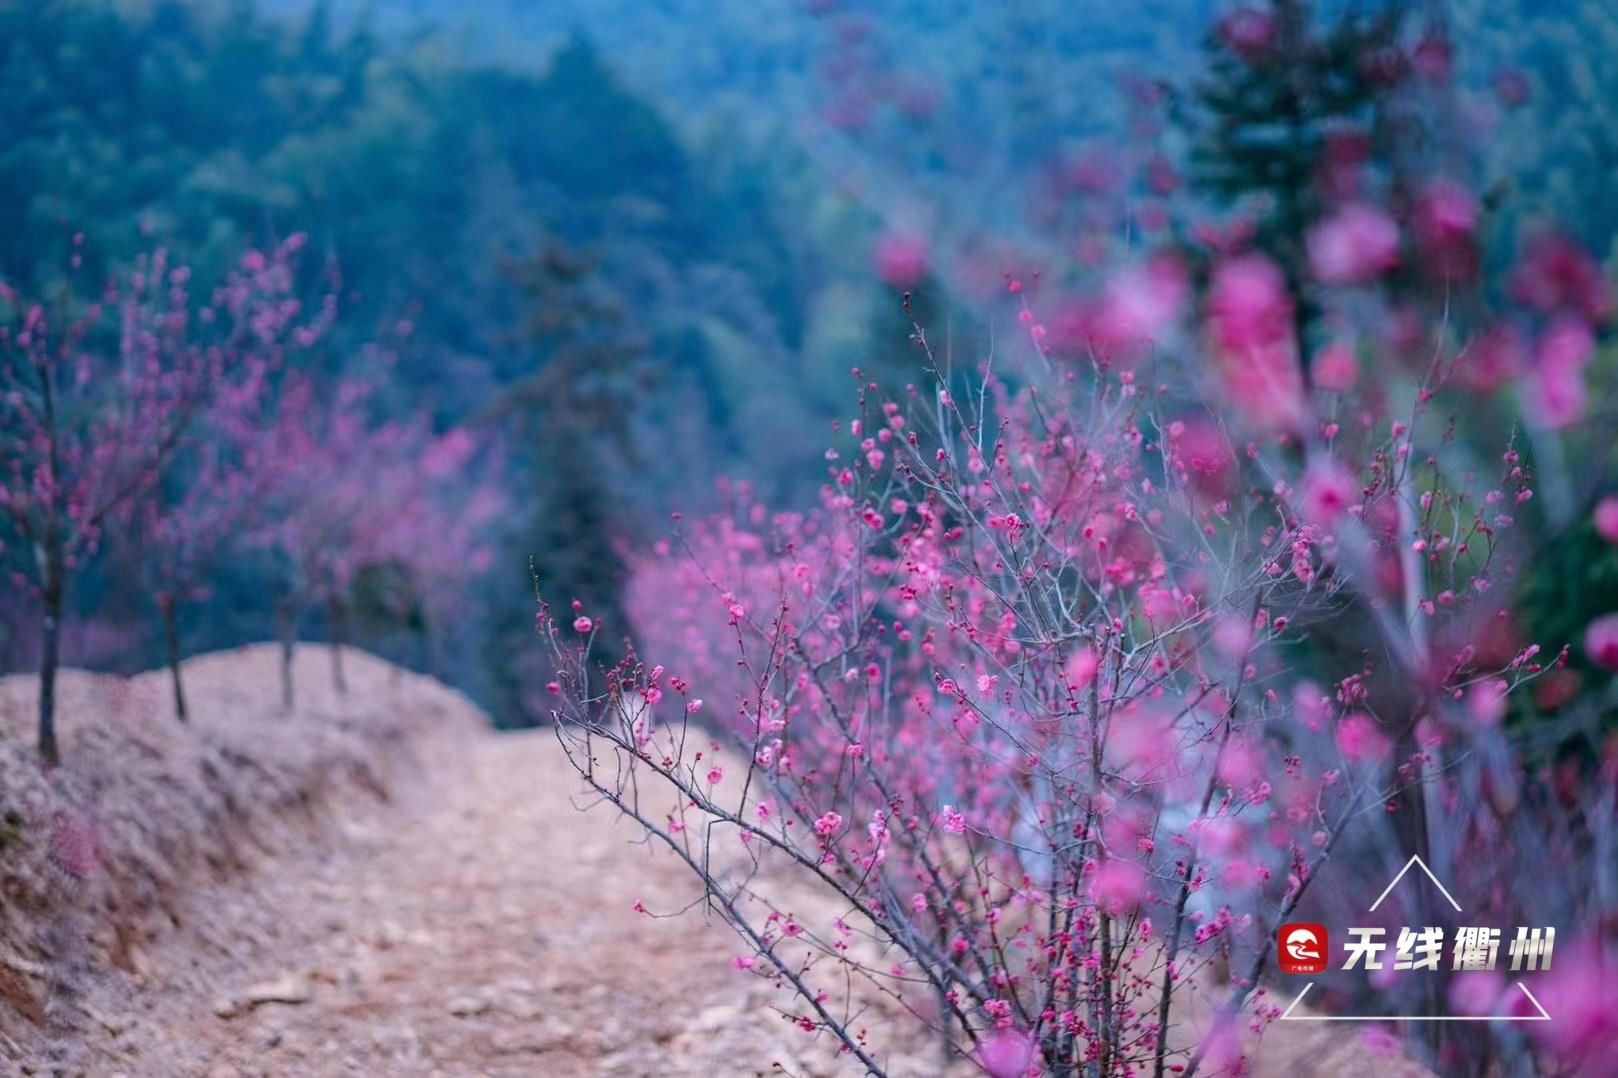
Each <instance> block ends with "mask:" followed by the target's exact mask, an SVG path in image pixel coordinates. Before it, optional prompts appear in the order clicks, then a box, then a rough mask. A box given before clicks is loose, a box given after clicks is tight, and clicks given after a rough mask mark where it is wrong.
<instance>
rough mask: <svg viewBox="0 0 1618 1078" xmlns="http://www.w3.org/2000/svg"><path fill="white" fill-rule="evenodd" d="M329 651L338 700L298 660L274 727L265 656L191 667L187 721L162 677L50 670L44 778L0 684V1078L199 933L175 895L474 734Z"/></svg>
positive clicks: (408, 684) (93, 1017)
mask: <svg viewBox="0 0 1618 1078" xmlns="http://www.w3.org/2000/svg"><path fill="white" fill-rule="evenodd" d="M343 657H344V664H345V667H346V674H347V681H348V691H347V692H346V693H344V694H339V693H338V692H337V691H336V690H335V687H334V684H333V678H332V676H331V664H330V658H331V656H330V652H329V650H328V649H326V648H324V647H320V646H313V645H305V646H302V647H300V648H299V650H298V653H297V656H296V662H295V667H294V670H295V684H296V687H297V706H296V707H295V708H294V710H293V711H291V712H290V713H288V712H286V711H284V709H283V708H282V707H281V703H280V701H281V690H280V654H279V650H278V649H277V648H276V647H273V646H270V645H259V646H254V647H247V648H241V649H238V650H235V651H230V652H221V653H216V654H211V655H206V656H200V657H198V658H196V659H194V660H192V661H190V662H188V663H187V664H186V684H187V689H188V695H189V699H190V703H191V711H192V712H193V716H194V717H193V720H192V722H191V723H190V724H189V725H187V726H182V725H181V724H180V723H179V722H178V721H177V720H176V719H175V717H174V712H173V707H172V704H171V698H170V693H169V684H168V679H167V674H166V673H164V672H150V673H146V674H142V675H139V676H137V677H134V678H122V677H110V676H100V675H93V674H87V673H83V672H80V671H71V670H70V671H65V672H64V673H63V674H62V677H61V680H60V683H59V689H58V691H59V694H60V698H59V703H58V714H59V723H58V724H59V728H60V736H61V739H62V757H63V761H64V763H63V765H62V766H61V767H60V768H58V769H56V770H54V771H52V772H50V773H46V772H44V771H42V769H41V767H40V765H39V762H38V757H37V755H36V754H35V751H34V747H33V733H34V722H35V715H36V711H35V706H36V702H35V693H36V684H37V683H36V681H35V679H33V678H32V677H22V676H18V677H8V678H3V679H0V1071H8V1072H9V1071H10V1070H11V1068H10V1067H9V1066H7V1065H6V1063H5V1061H12V1062H17V1061H22V1060H33V1061H35V1062H36V1063H44V1062H48V1061H50V1060H52V1059H63V1060H66V1059H68V1058H70V1057H73V1056H75V1055H77V1054H79V1053H78V1052H76V1051H75V1047H76V1046H77V1045H79V1044H81V1043H82V1042H83V1041H84V1039H85V1037H86V1036H87V1033H88V1032H89V1031H92V1030H95V1029H98V1028H104V1024H105V1023H106V1022H113V1021H115V1020H114V1019H113V1018H111V1017H109V1016H107V1015H104V1014H100V1013H99V1012H98V1011H97V1010H96V1004H95V1002H94V1000H95V999H96V995H97V991H98V989H100V988H101V987H102V986H103V984H104V983H105V982H109V981H119V982H122V983H124V984H127V985H140V984H143V983H147V984H149V983H150V982H151V976H152V970H151V954H152V952H153V949H154V948H155V947H157V946H160V945H161V944H162V942H163V941H164V940H166V939H168V938H170V937H174V936H176V935H180V934H184V933H188V932H189V931H190V930H191V929H193V928H198V929H202V928H205V926H202V925H196V926H193V925H191V924H190V923H189V921H190V920H191V918H192V917H193V916H194V915H195V912H196V911H195V910H193V909H192V908H191V904H190V899H191V897H192V896H193V895H195V894H196V893H198V892H199V891H203V890H205V889H207V888H208V887H210V886H213V885H215V884H218V883H220V882H221V881H226V880H231V879H235V878H237V877H239V876H241V874H242V873H243V871H244V870H247V869H249V868H251V867H253V866H256V865H260V864H263V863H265V862H266V861H267V860H269V859H273V858H278V857H281V856H284V855H287V854H291V853H295V852H296V851H299V850H302V849H306V848H308V847H309V846H311V845H312V844H315V843H317V842H319V841H320V840H321V836H322V835H323V834H325V833H326V832H328V831H329V830H330V826H329V825H330V823H331V821H332V819H334V818H335V817H337V816H338V815H340V814H342V813H344V812H347V811H350V810H352V809H353V808H354V807H355V806H358V805H361V804H364V803H375V802H376V801H378V800H380V799H386V798H388V797H390V796H391V795H392V794H391V791H392V789H393V785H394V781H395V779H396V776H397V775H398V774H401V773H409V772H412V771H413V770H415V762H416V761H417V760H418V759H419V758H421V756H422V755H423V754H424V753H427V752H429V751H431V746H433V745H435V744H439V743H442V742H445V741H450V742H453V741H455V740H461V741H464V740H465V738H466V737H467V736H475V734H476V733H477V732H479V731H480V730H481V729H482V727H483V722H482V719H481V717H480V715H479V713H478V711H477V709H476V708H475V707H473V706H472V704H471V703H470V702H468V701H467V700H466V699H465V698H464V697H462V696H461V695H460V694H458V693H456V692H453V691H452V690H450V689H447V688H445V687H444V686H443V685H441V684H439V683H438V682H436V681H433V680H431V679H428V678H423V677H418V676H416V675H413V674H410V673H407V672H405V671H402V670H398V669H397V668H395V667H392V666H391V665H389V664H387V663H384V662H382V661H381V660H378V659H375V658H373V657H371V656H368V655H365V654H363V653H360V652H355V651H352V650H345V652H344V655H343ZM153 987H156V986H155V985H154V986H153ZM74 1069H78V1068H74ZM87 1070H88V1072H89V1073H104V1071H103V1070H102V1069H100V1068H98V1067H96V1066H89V1067H88V1068H87Z"/></svg>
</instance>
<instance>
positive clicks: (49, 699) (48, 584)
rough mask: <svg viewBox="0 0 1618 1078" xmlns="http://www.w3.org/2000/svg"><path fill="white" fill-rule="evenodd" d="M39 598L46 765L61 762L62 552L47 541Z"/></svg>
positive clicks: (43, 756)
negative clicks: (58, 721) (58, 694)
mask: <svg viewBox="0 0 1618 1078" xmlns="http://www.w3.org/2000/svg"><path fill="white" fill-rule="evenodd" d="M44 577H45V579H44V585H45V586H44V588H43V589H42V592H43V595H42V598H43V599H44V602H45V620H44V623H43V625H42V630H43V635H44V639H43V641H42V643H43V646H42V647H41V648H40V654H39V758H40V760H42V761H43V762H44V763H45V765H46V766H47V767H55V766H56V765H57V764H59V763H61V762H62V756H61V753H60V751H58V749H57V746H56V670H57V668H58V667H59V666H60V665H61V646H62V552H61V549H60V547H59V546H58V545H57V544H54V543H53V544H51V549H48V550H47V551H46V554H45V574H44Z"/></svg>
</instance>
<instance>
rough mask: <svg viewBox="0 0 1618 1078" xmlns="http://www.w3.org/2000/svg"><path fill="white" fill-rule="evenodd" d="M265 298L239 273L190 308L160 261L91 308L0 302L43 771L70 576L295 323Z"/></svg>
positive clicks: (181, 274)
mask: <svg viewBox="0 0 1618 1078" xmlns="http://www.w3.org/2000/svg"><path fill="white" fill-rule="evenodd" d="M75 242H76V245H77V242H78V241H75ZM297 242H298V241H296V240H294V241H290V242H289V244H288V248H287V251H286V252H285V253H287V254H290V253H291V251H293V250H295V249H296V246H297ZM250 259H251V260H256V261H257V262H260V263H262V262H263V261H264V256H262V255H254V256H250ZM73 261H74V268H75V269H76V268H77V265H78V262H79V256H78V255H77V254H75V255H74V257H73ZM265 285H266V282H265V281H263V280H260V279H256V278H255V276H254V274H253V272H252V271H251V269H250V267H248V266H246V265H244V269H243V272H240V273H237V274H235V275H233V276H232V277H231V279H230V280H229V281H227V282H225V283H224V284H222V285H221V286H220V287H219V288H218V289H217V290H216V291H215V292H214V293H213V295H211V296H210V297H209V299H208V301H207V302H206V303H204V304H202V305H200V306H197V307H194V305H193V302H192V298H191V291H190V289H191V275H190V272H189V271H188V270H187V269H186V268H185V267H183V266H176V265H173V264H172V263H171V262H170V260H169V257H168V255H167V254H166V253H165V252H163V251H161V250H158V251H155V252H153V253H151V254H149V255H146V256H143V257H142V258H140V259H139V260H138V261H137V263H136V265H135V266H134V268H133V269H132V270H131V271H130V272H129V273H128V274H127V276H126V277H124V278H123V279H121V280H119V281H117V282H116V283H114V284H112V285H109V286H108V287H107V288H106V289H105V290H104V291H103V292H102V293H101V295H100V297H99V298H98V299H96V300H94V301H92V302H81V301H80V300H79V299H78V298H77V297H76V296H75V295H74V293H73V292H72V290H71V286H69V287H67V288H65V289H64V290H63V291H62V293H61V294H60V295H58V296H56V297H54V298H53V299H51V300H49V301H30V300H25V299H22V298H20V297H18V296H16V295H15V294H13V293H12V292H10V291H9V290H6V291H5V293H4V295H3V297H0V298H3V302H4V304H5V306H6V308H7V313H8V318H9V322H8V324H7V325H5V326H4V327H3V328H0V418H3V423H0V506H3V508H4V510H5V513H6V515H7V517H8V518H9V520H10V522H11V525H12V527H13V529H14V532H15V534H16V535H17V536H18V537H19V538H20V539H21V540H22V541H23V542H24V543H25V544H26V545H27V547H28V548H29V554H30V555H31V556H30V557H29V558H28V559H27V564H28V566H29V569H30V570H31V578H32V582H33V586H34V587H35V588H37V591H38V596H39V601H40V606H41V611H42V618H41V626H40V636H41V648H40V682H39V751H40V755H41V757H42V759H43V760H44V761H45V762H46V763H47V764H55V763H56V762H57V760H58V759H59V750H58V745H57V737H56V673H57V669H58V666H59V663H60V641H61V628H62V617H63V610H64V604H65V600H66V596H67V592H68V588H69V585H70V583H71V580H72V577H73V575H74V573H75V571H76V570H78V569H79V568H81V567H82V566H83V564H84V563H85V561H86V560H87V559H89V558H91V557H93V556H94V554H95V553H96V551H97V550H98V548H99V547H100V545H101V541H102V536H103V532H104V530H105V528H106V527H107V525H108V524H109V523H110V522H111V521H112V520H113V518H114V517H115V516H116V515H117V514H120V513H122V512H125V511H127V510H128V509H129V507H130V506H131V504H133V503H134V502H135V501H136V500H137V499H141V498H143V497H144V496H146V495H147V494H148V493H149V492H150V491H151V490H152V489H153V488H154V486H155V485H156V484H157V482H158V479H159V476H160V474H161V471H162V469H163V467H164V466H165V465H166V464H167V463H168V462H169V460H170V459H171V458H172V457H173V456H174V454H175V452H176V451H177V450H178V449H179V448H180V447H181V446H182V444H183V443H184V440H185V438H186V436H187V433H188V430H189V427H190V425H191V423H192V421H193V420H194V419H195V417H196V416H197V415H198V413H199V412H200V411H201V410H202V409H204V408H205V407H206V406H207V404H208V402H209V401H210V400H211V399H212V397H213V395H214V394H215V393H216V392H217V391H218V390H219V389H220V387H221V386H223V385H226V384H228V383H230V382H231V381H232V380H234V379H236V378H238V377H242V376H244V374H245V373H246V372H247V371H248V370H249V369H250V368H251V367H252V362H251V357H252V356H254V355H255V354H256V351H257V349H258V348H259V346H260V345H261V344H262V342H263V341H264V340H265V339H267V338H268V337H272V336H275V335H277V334H279V333H280V332H281V330H282V328H284V327H285V326H286V325H287V324H288V322H289V321H290V320H291V319H292V318H295V317H296V315H297V311H298V306H297V303H296V301H295V300H292V299H290V298H289V297H287V296H286V295H285V294H284V293H282V292H280V291H278V290H275V289H270V290H268V291H267V290H266V287H265ZM248 376H249V377H250V375H248Z"/></svg>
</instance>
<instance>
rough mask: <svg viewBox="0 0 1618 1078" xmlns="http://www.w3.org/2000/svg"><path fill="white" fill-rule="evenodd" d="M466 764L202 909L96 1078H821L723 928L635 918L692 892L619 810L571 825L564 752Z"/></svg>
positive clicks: (571, 789)
mask: <svg viewBox="0 0 1618 1078" xmlns="http://www.w3.org/2000/svg"><path fill="white" fill-rule="evenodd" d="M460 752H461V758H459V759H454V760H442V761H440V766H439V768H438V770H439V771H440V772H441V774H440V776H439V779H438V781H437V782H436V784H435V786H434V787H433V788H431V789H426V788H422V789H417V790H413V791H407V792H406V795H405V797H404V800H405V801H406V804H404V805H402V806H400V807H398V808H395V809H392V810H389V811H385V812H376V813H367V814H366V816H367V817H368V818H363V819H357V820H351V821H349V822H348V823H347V824H346V825H345V830H346V831H347V832H348V833H347V834H346V835H345V836H344V837H343V839H342V840H341V841H340V842H339V843H337V844H336V848H335V849H334V850H328V851H326V852H324V853H322V854H317V855H311V856H309V857H307V858H303V859H298V860H294V861H289V862H277V863H275V864H274V865H273V867H272V870H271V871H270V872H268V873H260V874H258V875H257V876H255V877H254V878H253V879H252V880H251V881H250V882H251V886H248V885H247V884H248V881H243V882H242V883H241V884H237V885H231V886H229V887H220V888H215V889H213V890H211V891H209V892H205V893H201V894H198V895H196V896H194V897H193V898H191V899H188V900H187V907H188V908H189V909H190V910H191V919H192V921H193V924H195V925H196V926H197V927H196V928H194V929H193V930H192V931H191V932H190V933H189V935H191V936H193V937H194V936H197V935H199V934H202V935H204V939H203V940H202V941H201V942H202V945H201V946H198V941H196V940H195V939H192V940H186V939H183V938H182V939H179V940H176V941H175V942H174V943H173V944H172V945H168V946H164V947H160V948H159V949H158V950H157V951H156V952H154V953H152V954H151V955H149V956H148V967H149V968H147V969H146V970H145V971H144V980H145V982H146V984H145V985H144V986H142V987H141V988H140V989H138V990H136V991H133V992H127V989H121V988H120V987H119V986H116V985H107V986H103V988H101V989H98V990H97V991H96V993H95V994H94V996H93V998H92V999H91V1000H90V1004H91V1006H92V1008H93V1009H94V1010H95V1012H96V1013H98V1014H99V1015H101V1016H102V1018H103V1019H104V1021H103V1022H102V1029H101V1030H100V1031H98V1034H97V1036H96V1037H95V1038H94V1041H95V1043H94V1044H93V1045H92V1046H91V1047H92V1048H93V1050H94V1052H95V1059H96V1062H95V1063H94V1064H93V1065H92V1066H91V1068H90V1070H91V1073H97V1074H113V1073H124V1074H128V1075H193V1074H195V1075H216V1076H219V1078H224V1076H229V1075H243V1076H246V1075H294V1074H296V1075H328V1074H331V1075H335V1074H365V1075H382V1074H387V1075H477V1074H488V1075H546V1076H557V1078H563V1076H568V1075H586V1074H588V1075H598V1074H599V1075H651V1074H658V1075H665V1074H666V1075H674V1074H691V1075H699V1074H700V1075H709V1074H749V1073H770V1071H771V1064H772V1062H774V1061H776V1060H779V1061H780V1062H782V1063H784V1064H786V1065H787V1066H788V1067H789V1068H791V1070H793V1071H794V1072H799V1073H802V1072H803V1070H804V1069H806V1068H807V1069H811V1070H818V1069H820V1068H818V1067H814V1066H813V1065H812V1064H811V1063H810V1061H807V1060H804V1059H801V1058H799V1053H801V1052H803V1051H806V1050H809V1048H810V1046H809V1045H808V1044H807V1043H804V1042H807V1038H806V1036H805V1035H804V1034H802V1033H801V1032H798V1031H797V1030H795V1029H792V1028H791V1027H790V1026H789V1025H788V1024H787V1022H786V1021H785V1020H783V1019H782V1018H781V1017H779V1015H777V1014H775V1013H774V1012H773V1011H771V1010H770V1009H769V1007H768V1006H767V1002H766V1000H764V999H763V998H760V995H759V993H760V991H761V990H760V989H759V988H757V987H756V985H757V982H755V981H753V980H752V979H751V978H747V977H744V976H741V975H739V974H738V973H737V972H736V971H735V970H734V969H732V968H731V966H730V956H731V955H732V954H733V953H734V952H735V950H736V947H735V944H734V942H733V941H732V940H731V938H730V935H729V933H728V931H727V930H726V929H724V928H723V926H720V925H706V924H704V923H703V920H702V918H701V916H700V914H699V913H695V912H693V913H689V914H686V915H684V916H682V917H680V918H679V919H677V920H671V919H657V918H654V917H650V916H646V915H643V914H638V913H636V912H635V911H634V909H633V905H634V903H635V901H636V900H637V899H640V900H643V901H644V902H645V903H646V904H647V905H648V906H649V907H652V908H654V909H658V910H665V911H671V912H672V911H674V910H676V909H677V908H679V907H681V906H683V905H685V904H686V903H688V902H690V901H691V900H692V899H694V898H695V897H696V893H695V891H694V890H693V888H692V886H691V884H690V881H689V880H687V879H686V878H685V876H684V875H683V874H682V872H681V870H680V868H679V866H677V865H676V864H675V863H674V862H673V861H672V860H671V859H670V858H667V857H658V856H653V855H651V853H650V851H643V850H642V849H641V848H639V847H636V846H634V845H630V844H629V843H630V841H631V840H632V839H633V838H634V832H633V831H631V830H630V829H629V828H628V827H626V826H625V825H623V824H622V823H619V822H617V821H615V819H614V817H613V816H612V814H611V813H610V811H609V810H608V809H607V808H605V807H603V808H598V809H597V810H595V811H591V812H587V813H579V812H577V811H575V809H574V795H575V793H576V791H577V790H578V787H579V783H578V780H577V779H576V778H575V777H574V776H573V775H572V773H571V770H570V769H569V768H568V766H567V763H566V761H565V760H564V759H563V758H562V756H561V754H560V752H559V750H558V748H557V745H556V742H555V740H554V738H553V737H552V736H550V735H548V734H546V733H543V732H540V733H530V734H515V735H503V736H502V735H489V736H486V737H482V738H479V739H477V740H475V741H474V742H472V743H471V744H470V745H468V746H466V747H465V748H463V749H462V750H460ZM210 932H211V933H212V934H213V936H214V938H211V939H208V938H206V936H207V934H208V933H210ZM182 935H184V934H182ZM152 989H159V990H156V991H154V990H152ZM165 989H166V990H165ZM794 1040H796V1041H798V1042H800V1043H798V1044H793V1043H792V1042H793V1041H794Z"/></svg>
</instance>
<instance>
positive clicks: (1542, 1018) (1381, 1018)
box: [1277, 854, 1551, 1022]
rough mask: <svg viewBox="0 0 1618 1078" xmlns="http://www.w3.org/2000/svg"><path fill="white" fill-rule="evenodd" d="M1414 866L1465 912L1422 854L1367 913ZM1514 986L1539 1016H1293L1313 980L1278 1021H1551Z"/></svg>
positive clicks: (1413, 857)
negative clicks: (1422, 857)
mask: <svg viewBox="0 0 1618 1078" xmlns="http://www.w3.org/2000/svg"><path fill="white" fill-rule="evenodd" d="M1411 865H1415V866H1417V867H1418V868H1420V869H1421V870H1422V872H1424V873H1426V874H1427V878H1428V879H1429V880H1432V881H1433V886H1434V887H1436V888H1438V893H1439V894H1441V895H1443V896H1444V898H1445V899H1446V900H1447V901H1448V902H1449V904H1450V905H1451V906H1453V907H1455V912H1456V913H1460V912H1461V904H1460V903H1459V902H1457V901H1455V896H1454V895H1452V894H1450V893H1449V888H1447V887H1445V886H1444V885H1443V884H1442V883H1441V882H1439V879H1438V877H1437V876H1434V875H1433V870H1432V869H1430V868H1428V867H1427V862H1425V861H1423V860H1422V859H1421V856H1420V855H1419V854H1411V855H1410V860H1408V861H1406V862H1405V866H1404V867H1403V868H1401V869H1400V870H1399V872H1398V874H1397V875H1396V876H1394V877H1393V879H1392V880H1391V881H1389V883H1388V885H1387V886H1386V887H1384V888H1383V889H1382V893H1381V894H1380V895H1377V896H1376V901H1375V902H1373V903H1371V908H1370V909H1369V910H1367V911H1366V912H1368V913H1375V912H1376V908H1377V907H1378V906H1380V905H1382V900H1383V899H1385V898H1387V897H1388V895H1389V894H1391V893H1392V891H1393V889H1394V888H1395V887H1397V886H1398V885H1399V881H1400V880H1402V879H1404V878H1405V873H1407V872H1409V871H1410V866H1411ZM1514 983H1515V984H1516V985H1517V987H1518V988H1519V989H1521V990H1522V994H1523V995H1525V996H1527V997H1528V1002H1530V1003H1532V1004H1533V1005H1534V1010H1536V1011H1538V1012H1539V1013H1538V1014H1513V1015H1505V1014H1502V1015H1491V1014H1477V1015H1471V1014H1376V1015H1364V1016H1361V1015H1352V1014H1300V1015H1293V1013H1292V1012H1293V1011H1295V1010H1297V1009H1298V1004H1300V1003H1302V1002H1303V997H1304V996H1306V995H1308V994H1309V989H1311V988H1313V987H1314V986H1315V982H1314V981H1310V982H1309V983H1308V984H1306V985H1304V986H1303V990H1302V991H1301V992H1299V993H1298V995H1297V996H1296V997H1295V998H1294V999H1293V1001H1292V1003H1291V1004H1290V1005H1289V1006H1288V1007H1287V1009H1286V1010H1284V1011H1282V1012H1281V1017H1280V1018H1279V1019H1277V1020H1278V1021H1281V1022H1549V1021H1550V1020H1551V1016H1550V1014H1549V1013H1548V1012H1547V1011H1546V1010H1545V1008H1544V1007H1543V1006H1542V1005H1541V1004H1540V1002H1539V1000H1537V999H1535V998H1534V994H1533V993H1532V992H1530V991H1529V990H1528V986H1527V985H1526V984H1524V983H1523V982H1521V981H1516V982H1514Z"/></svg>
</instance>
